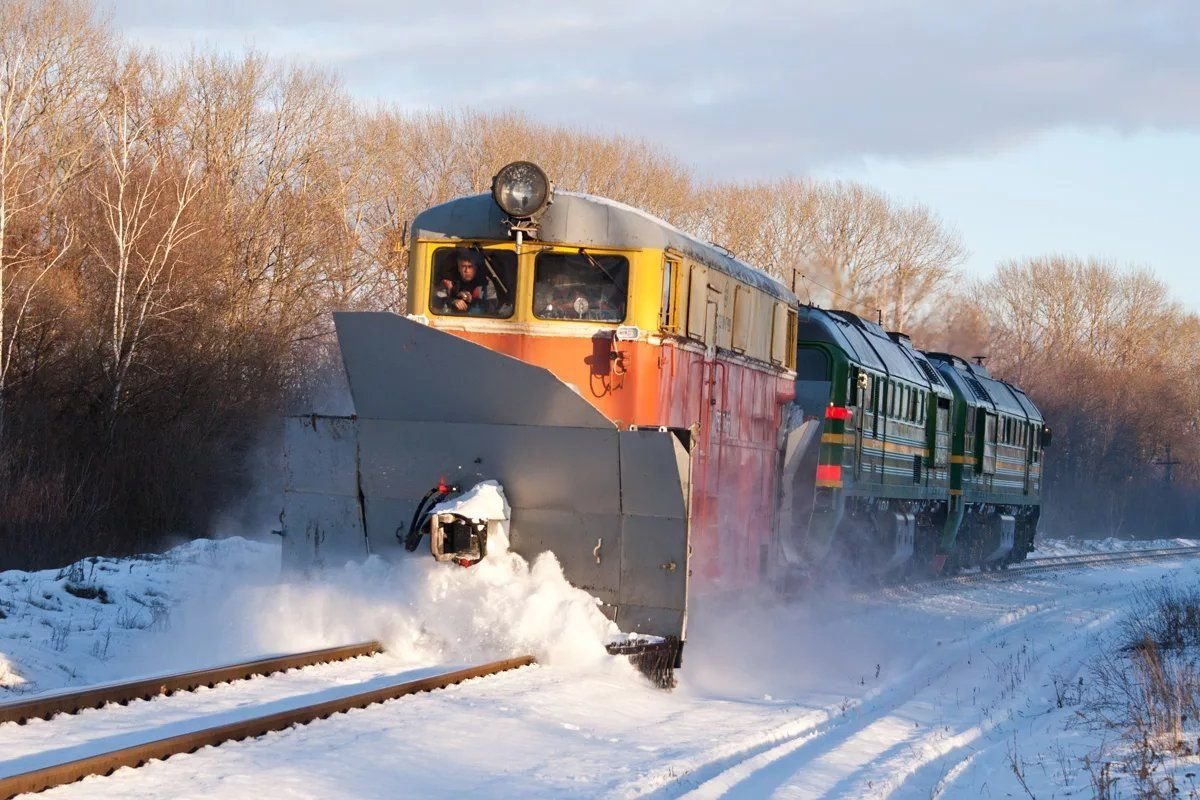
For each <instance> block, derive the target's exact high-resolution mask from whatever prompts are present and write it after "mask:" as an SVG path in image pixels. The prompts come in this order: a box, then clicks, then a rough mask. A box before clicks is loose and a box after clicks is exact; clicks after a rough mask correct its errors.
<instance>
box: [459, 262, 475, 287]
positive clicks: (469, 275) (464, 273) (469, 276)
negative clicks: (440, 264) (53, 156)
mask: <svg viewBox="0 0 1200 800" xmlns="http://www.w3.org/2000/svg"><path fill="white" fill-rule="evenodd" d="M458 277H460V278H462V279H463V281H464V282H466V283H469V282H471V281H473V280H475V264H474V263H473V262H471V261H467V260H466V259H465V258H464V259H462V260H461V261H459V262H458Z"/></svg>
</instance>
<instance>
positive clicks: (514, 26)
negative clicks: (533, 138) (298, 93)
mask: <svg viewBox="0 0 1200 800" xmlns="http://www.w3.org/2000/svg"><path fill="white" fill-rule="evenodd" d="M113 11H114V13H113V17H114V21H115V23H116V26H117V28H118V29H119V30H120V31H122V32H123V33H124V34H126V35H127V36H129V37H130V38H132V39H133V40H134V41H136V42H139V43H141V44H149V45H158V46H161V47H165V48H166V49H168V50H175V51H179V50H187V49H189V48H191V47H199V48H202V49H203V48H209V47H215V48H218V49H222V50H227V51H231V52H240V51H241V50H243V49H244V48H245V47H246V46H247V45H253V46H254V47H256V48H257V49H258V50H260V51H261V52H264V53H266V54H268V55H271V56H277V57H280V58H284V59H288V60H291V61H296V62H301V63H316V64H319V65H322V66H325V67H328V68H330V69H332V70H334V71H336V72H337V73H338V74H340V75H341V76H342V77H343V79H344V80H345V82H346V85H347V87H348V88H349V89H350V90H351V91H352V92H354V94H356V95H357V96H358V97H360V98H363V99H366V100H371V101H375V100H378V101H381V102H386V103H391V104H396V105H399V106H401V107H405V108H413V109H416V108H426V107H458V106H470V107H474V108H481V109H496V110H499V109H516V110H520V111H523V112H525V113H527V114H529V115H530V116H531V117H533V118H535V119H541V120H546V121H550V122H557V123H565V124H569V125H573V126H579V127H584V128H588V129H594V130H601V131H620V132H623V133H629V134H633V135H639V136H644V137H646V138H648V139H651V140H653V141H657V142H660V143H662V144H664V145H666V146H668V147H669V148H670V149H671V150H672V151H673V152H675V153H677V154H679V155H681V156H682V157H684V158H685V160H687V161H689V162H692V163H694V164H695V165H696V166H697V167H698V168H700V169H701V170H702V171H704V172H706V173H710V174H714V175H720V176H733V177H754V176H766V175H778V174H780V173H781V172H808V171H810V170H812V169H815V168H819V167H821V166H824V165H829V164H836V163H845V162H853V161H855V160H858V159H861V158H864V157H869V156H875V157H884V158H899V159H928V158H931V157H935V158H936V157H941V156H947V155H950V156H959V155H968V154H985V153H987V152H990V151H995V150H996V149H1000V148H1004V147H1007V146H1011V145H1014V144H1020V143H1024V142H1028V141H1030V140H1031V139H1033V138H1034V137H1036V136H1037V135H1038V134H1040V133H1041V132H1043V131H1046V130H1051V129H1055V128H1061V127H1065V126H1072V127H1077V128H1078V127H1085V128H1086V127H1098V128H1105V129H1111V130H1116V131H1124V132H1129V131H1142V130H1146V129H1187V130H1200V4H1198V3H1195V2H1194V0H1157V1H1155V0H1151V1H1150V2H1138V3H1127V2H1117V1H1116V0H1096V1H1095V2H1084V0H1056V2H1053V3H1048V2H1044V0H1006V1H1005V2H995V3H990V4H986V5H985V4H982V3H966V2H962V0H927V1H926V2H920V3H895V2H892V1H891V0H861V1H860V2H850V1H845V2H843V1H842V0H810V1H809V2H797V3H792V4H780V3H778V2H775V1H774V0H772V1H771V2H767V0H742V1H741V2H731V1H726V0H713V1H712V2H706V3H703V4H696V5H695V6H694V7H693V8H691V9H688V10H684V9H682V8H681V7H680V5H678V4H675V3H669V4H668V3H660V2H625V1H624V0H618V1H616V2H610V3H607V4H604V5H601V4H593V5H589V6H588V7H587V8H586V9H572V8H569V7H567V6H566V4H562V3H554V2H548V0H530V1H529V2H525V3H522V4H519V5H512V4H501V3H495V2H488V3H484V2H457V1H456V0H449V2H441V3H423V4H415V3H395V2H394V1H393V2H383V1H382V0H358V1H357V2H345V3H341V4H332V3H328V2H315V0H256V2H252V3H251V2H245V0H237V2H234V1H233V0H214V1H213V2H209V3H207V4H205V5H204V6H203V7H201V6H199V5H198V4H193V3H191V2H188V1H187V0H115V2H114V3H113Z"/></svg>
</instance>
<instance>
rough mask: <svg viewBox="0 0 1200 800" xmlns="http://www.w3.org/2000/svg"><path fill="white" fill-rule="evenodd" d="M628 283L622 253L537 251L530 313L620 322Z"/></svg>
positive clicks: (624, 259) (627, 261) (622, 318)
mask: <svg viewBox="0 0 1200 800" xmlns="http://www.w3.org/2000/svg"><path fill="white" fill-rule="evenodd" d="M628 286H629V260H628V259H626V258H625V257H624V256H602V255H591V254H589V253H587V252H585V251H581V252H580V253H578V254H576V253H539V254H538V257H537V260H536V262H535V264H534V280H533V314H534V316H536V317H538V318H539V319H567V320H572V319H573V320H591V321H594V322H621V321H623V320H624V319H625V303H626V297H627V295H628V293H629V292H628Z"/></svg>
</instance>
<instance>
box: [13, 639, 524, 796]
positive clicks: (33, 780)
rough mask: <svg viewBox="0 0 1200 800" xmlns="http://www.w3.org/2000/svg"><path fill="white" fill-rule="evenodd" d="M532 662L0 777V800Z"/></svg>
mask: <svg viewBox="0 0 1200 800" xmlns="http://www.w3.org/2000/svg"><path fill="white" fill-rule="evenodd" d="M532 663H534V659H533V656H520V657H518V658H509V659H505V660H504V661H493V662H491V663H488V664H481V665H479V666H476V667H470V668H468V669H460V670H456V671H454V672H447V673H443V674H441V675H433V676H430V677H428V678H420V679H418V680H413V681H405V682H403V683H396V684H392V685H391V686H384V687H381V688H379V689H372V690H370V691H367V692H359V693H357V694H352V695H348V696H346V697H342V698H338V699H336V700H327V701H325V702H322V703H314V704H313V705H308V706H302V707H300V708H294V709H291V710H288V711H280V712H277V713H275V714H268V715H266V716H262V717H254V718H251V719H244V720H239V721H238V722H231V723H229V724H227V725H218V726H215V727H212V728H205V729H203V730H199V731H193V732H191V733H182V734H179V735H177V736H170V737H167V738H165V739H157V740H155V741H151V742H144V743H142V744H137V745H133V746H130V747H125V748H121V749H120V750H113V751H111V752H108V753H99V754H97V755H94V756H88V757H87V758H80V759H76V760H75V761H68V762H66V763H63V764H56V765H54V766H51V767H44V768H42V769H37V770H31V771H29V772H23V773H20V774H18V775H12V776H10V777H7V778H0V800H10V798H13V797H15V796H17V795H19V794H24V793H26V792H41V791H45V790H46V789H50V788H53V787H55V786H62V785H64V784H68V783H74V782H75V781H78V780H82V779H84V778H86V777H88V776H90V775H110V774H112V773H113V772H114V771H115V770H118V769H120V768H121V767H140V766H142V765H144V764H146V763H148V762H150V761H152V760H154V759H166V758H170V757H171V756H173V755H178V754H180V753H193V752H195V751H196V750H199V749H200V748H202V747H208V746H210V745H211V746H216V745H219V744H222V743H224V742H233V741H240V740H242V739H252V738H255V737H258V736H263V735H264V734H267V733H270V732H272V731H281V730H284V729H286V728H290V727H292V726H293V725H305V724H307V723H309V722H312V721H314V720H317V719H324V718H326V717H328V716H331V715H333V714H340V713H342V712H345V711H350V710H351V709H355V708H366V707H367V706H370V705H375V704H376V703H383V702H385V701H387V700H394V699H396V698H398V697H404V696H405V695H410V694H418V693H420V692H430V691H433V690H435V689H444V688H446V687H447V686H453V685H454V684H456V683H462V682H463V681H467V680H471V679H472V678H482V677H485V676H488V675H495V674H496V673H498V672H505V671H507V670H511V669H517V668H519V667H525V666H529V665H530V664H532Z"/></svg>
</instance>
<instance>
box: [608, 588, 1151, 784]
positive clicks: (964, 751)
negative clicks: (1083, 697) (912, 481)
mask: <svg viewBox="0 0 1200 800" xmlns="http://www.w3.org/2000/svg"><path fill="white" fill-rule="evenodd" d="M1151 569H1156V570H1157V569H1158V565H1155V567H1151ZM1123 571H1124V570H1123ZM1136 571H1137V572H1138V573H1141V574H1140V575H1130V576H1129V577H1128V578H1127V579H1125V580H1124V581H1123V582H1121V583H1120V584H1118V585H1116V586H1112V587H1110V588H1108V589H1107V590H1106V596H1107V598H1108V599H1107V602H1106V605H1112V604H1124V603H1126V602H1127V601H1129V600H1130V599H1132V598H1133V597H1134V596H1136V595H1137V594H1138V593H1139V592H1141V591H1143V590H1144V586H1145V579H1146V575H1145V571H1144V570H1143V569H1137V570H1136ZM1047 584H1049V585H1047ZM1029 585H1030V586H1031V587H1033V586H1036V587H1037V588H1038V589H1039V590H1040V591H1042V592H1046V593H1048V595H1049V596H1048V597H1047V598H1046V599H1045V600H1043V601H1042V602H1037V603H1032V604H1027V605H1025V606H1022V607H1020V608H1018V609H1016V610H1014V611H1011V612H1005V613H1002V614H1000V615H999V616H998V617H997V618H996V619H995V620H993V621H992V622H990V623H983V624H982V625H981V626H980V627H979V628H978V629H976V630H975V631H974V632H972V633H971V634H969V635H967V636H966V637H964V638H961V639H959V640H956V641H951V642H949V643H945V642H943V645H942V647H940V648H938V649H937V650H936V651H934V653H933V655H931V656H930V657H927V658H925V659H922V660H921V661H919V662H918V663H917V664H915V665H914V666H913V667H912V668H910V669H909V670H908V671H907V672H906V673H905V674H903V675H902V676H900V677H898V678H897V679H895V680H893V681H890V682H889V683H888V684H887V685H885V686H883V687H881V688H880V689H878V690H875V691H873V692H869V693H868V694H867V695H865V696H864V697H863V699H862V700H861V701H860V702H859V703H858V704H857V705H856V706H854V707H852V708H850V709H848V710H846V711H844V712H839V710H838V709H830V708H827V709H824V710H822V711H816V712H812V713H810V714H806V715H803V716H802V717H800V718H798V719H796V720H794V721H791V722H788V723H785V724H784V725H780V726H777V727H775V728H774V729H772V730H771V731H769V732H767V733H766V734H758V735H755V736H748V737H744V738H741V739H739V740H738V741H737V742H734V743H730V744H728V745H724V746H721V747H717V748H713V749H710V750H708V751H707V752H705V753H702V754H699V755H698V756H696V757H693V758H688V759H682V760H677V761H675V762H673V763H671V764H670V765H668V766H667V767H665V768H663V769H659V770H655V771H654V772H652V773H650V774H649V775H644V776H642V777H641V778H640V779H638V780H637V781H636V782H632V783H628V784H625V785H624V786H623V787H620V788H619V789H618V791H617V792H616V793H615V794H616V795H618V796H624V797H645V798H654V799H655V800H659V799H660V798H678V797H689V798H695V799H696V800H699V799H700V798H712V797H722V796H725V795H727V794H729V795H735V796H739V797H742V796H744V797H765V796H770V795H772V794H773V793H774V794H775V796H778V797H784V798H786V797H795V798H811V797H818V796H834V797H837V796H843V797H864V796H872V797H877V796H891V795H903V796H914V797H922V798H925V797H929V796H930V792H931V790H936V791H938V792H945V791H946V790H947V787H949V786H950V785H952V782H950V783H948V782H947V778H948V776H951V775H954V776H956V777H957V776H958V775H961V774H963V773H964V772H968V771H969V770H968V766H969V763H970V761H971V760H972V759H973V758H974V757H975V755H976V754H977V752H978V751H979V747H980V746H981V743H982V746H984V747H990V746H996V745H997V744H999V743H1001V742H1002V741H1003V740H1004V739H1005V737H1006V736H1007V734H1008V732H1009V730H1010V729H1011V728H1012V725H1011V724H1010V720H1011V719H1012V717H1013V716H1014V715H1015V714H1016V713H1017V712H1018V710H1019V709H1020V707H1022V706H1024V705H1027V704H1028V702H1029V701H1028V700H1027V699H1025V696H1024V693H1025V692H1026V691H1027V690H1028V687H1030V686H1034V687H1036V686H1038V685H1039V684H1040V685H1045V684H1047V683H1048V682H1049V680H1050V677H1051V676H1052V675H1054V674H1057V673H1059V672H1061V671H1062V670H1063V669H1064V668H1066V667H1067V666H1068V665H1076V666H1077V665H1078V663H1079V660H1080V655H1079V654H1080V652H1082V651H1085V650H1086V646H1085V643H1086V641H1087V638H1088V636H1090V635H1094V633H1093V632H1094V631H1095V630H1096V629H1099V628H1103V627H1105V626H1106V625H1108V624H1109V623H1111V621H1112V619H1113V618H1114V617H1116V616H1117V615H1118V614H1119V612H1117V611H1113V610H1108V609H1105V610H1099V611H1097V610H1096V609H1094V607H1093V605H1092V599H1091V598H1092V597H1093V596H1094V594H1095V593H1096V592H1097V591H1099V590H1098V589H1096V588H1095V587H1092V588H1090V589H1089V588H1083V589H1082V591H1074V592H1068V593H1065V594H1064V593H1062V592H1061V589H1062V585H1061V578H1060V576H1059V575H1057V574H1050V575H1047V574H1045V573H1043V574H1041V575H1039V576H1037V577H1036V578H1035V579H1034V580H1033V581H1030V583H1029ZM1081 588H1082V587H1081ZM1113 592H1116V593H1117V594H1116V597H1113ZM1056 617H1058V618H1060V619H1059V620H1057V621H1056V619H1055V618H1056ZM1047 625H1050V626H1055V628H1056V629H1061V634H1060V635H1059V636H1057V637H1055V638H1054V639H1053V641H1048V640H1047V636H1046V626H1047ZM1023 630H1029V631H1031V634H1029V635H1026V636H1025V637H1024V638H1025V641H1026V647H1027V648H1028V649H1027V650H1021V649H1018V648H1017V647H1014V648H1013V649H1012V650H1009V651H1008V652H1009V653H1011V654H1012V655H1010V656H1008V657H1007V658H1008V659H1009V660H1008V662H1007V663H1004V662H1001V663H993V666H992V668H991V670H989V671H988V672H987V673H985V675H986V676H987V677H991V678H993V680H992V682H991V683H988V684H985V688H987V687H994V688H995V691H993V692H992V693H991V694H984V695H983V696H976V698H975V702H976V703H981V704H983V705H986V711H987V714H986V716H985V717H984V718H983V719H982V720H980V722H979V724H976V725H968V726H965V727H964V726H962V725H955V724H954V721H953V720H949V721H948V720H946V719H944V718H943V719H941V720H940V721H938V722H937V724H930V720H936V719H937V717H938V714H939V711H940V709H942V708H944V705H945V704H944V702H943V697H942V695H944V694H945V692H946V690H947V686H948V685H950V686H952V685H953V682H952V681H949V682H948V681H947V680H946V679H947V676H949V675H951V673H952V672H953V671H954V670H955V669H957V668H959V667H961V664H962V662H963V660H964V659H969V658H971V657H984V658H986V657H987V652H988V651H989V650H990V649H999V650H1001V651H1003V650H1005V649H1006V648H1005V647H1003V646H1002V645H1003V644H1004V643H1005V642H1006V641H1007V640H1008V639H1014V638H1017V637H1020V636H1021V632H1022V631H1023ZM1068 642H1070V643H1071V645H1072V646H1070V647H1065V648H1064V647H1062V646H1061V645H1063V644H1067V643H1068ZM989 646H990V647H989ZM976 653H978V655H977V656H973V654H976ZM1022 659H1024V661H1023V662H1022ZM967 677H968V678H969V680H968V682H969V683H974V684H976V688H978V685H979V682H980V676H979V672H978V671H975V672H974V673H970V674H968V675H967ZM960 713H961V712H960ZM960 721H961V720H960ZM914 723H915V724H914ZM801 773H802V774H801ZM798 775H799V777H800V780H799V781H795V780H793V779H794V778H796V777H797V776H798ZM880 776H884V777H883V779H882V780H881V779H880Z"/></svg>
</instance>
